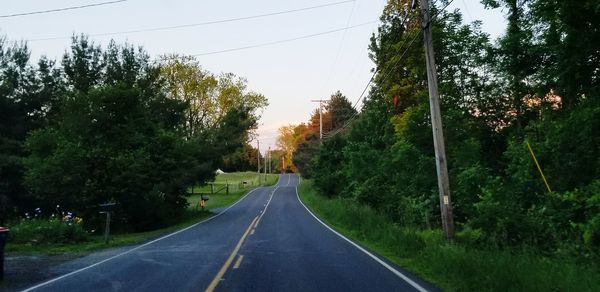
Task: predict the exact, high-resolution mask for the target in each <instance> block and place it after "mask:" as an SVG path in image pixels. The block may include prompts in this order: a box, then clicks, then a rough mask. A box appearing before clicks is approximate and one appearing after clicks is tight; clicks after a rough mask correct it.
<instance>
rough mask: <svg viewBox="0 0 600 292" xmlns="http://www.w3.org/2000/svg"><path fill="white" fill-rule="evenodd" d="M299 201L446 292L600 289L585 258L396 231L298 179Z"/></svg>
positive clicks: (463, 236)
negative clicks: (550, 255) (477, 244)
mask: <svg viewBox="0 0 600 292" xmlns="http://www.w3.org/2000/svg"><path fill="white" fill-rule="evenodd" d="M298 191H299V195H300V197H301V199H302V201H303V202H304V203H305V204H306V205H307V206H308V207H309V208H310V209H311V210H312V211H313V212H315V213H316V214H317V215H318V216H319V217H320V218H321V219H323V220H324V221H325V222H327V224H329V225H330V226H332V227H334V228H335V229H336V230H338V231H339V232H341V233H343V234H345V235H346V236H349V237H350V238H352V239H353V240H355V241H357V242H359V243H360V244H362V245H363V246H366V247H367V248H369V249H370V250H372V251H374V252H376V253H378V254H379V255H381V256H383V257H385V258H387V259H389V260H390V261H392V262H394V263H396V264H398V265H399V266H402V267H403V268H406V269H407V270H409V271H411V272H413V273H415V274H417V275H419V276H421V277H422V278H424V279H425V280H427V281H429V282H431V283H433V284H435V285H436V286H438V287H439V288H442V289H443V290H445V291H600V268H599V265H598V263H593V262H591V261H590V260H589V259H587V260H586V259H581V258H565V257H558V256H557V257H548V256H543V255H540V254H537V253H535V252H534V251H521V250H518V251H516V250H500V249H496V248H489V249H484V248H481V247H476V246H474V245H472V244H469V242H472V241H473V240H475V239H476V237H477V234H476V233H475V232H473V231H464V232H461V233H459V234H457V239H456V242H455V243H446V242H445V241H444V240H443V239H442V238H443V237H442V232H441V230H411V229H407V228H401V227H399V226H397V225H395V224H394V223H392V222H391V221H390V220H388V219H387V218H386V217H385V216H382V215H380V214H378V213H376V212H375V211H374V210H373V209H371V208H369V207H367V206H361V205H359V204H358V203H356V202H355V201H352V200H348V199H341V198H334V199H329V198H326V197H324V196H321V195H319V194H318V193H317V191H316V190H315V189H314V187H313V185H312V182H311V181H310V180H302V182H301V184H300V187H299V189H298Z"/></svg>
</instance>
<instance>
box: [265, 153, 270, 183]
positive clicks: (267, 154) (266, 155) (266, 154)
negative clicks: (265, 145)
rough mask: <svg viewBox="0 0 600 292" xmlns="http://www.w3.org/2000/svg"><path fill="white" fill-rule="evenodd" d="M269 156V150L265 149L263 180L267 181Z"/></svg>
mask: <svg viewBox="0 0 600 292" xmlns="http://www.w3.org/2000/svg"><path fill="white" fill-rule="evenodd" d="M268 156H269V152H268V151H265V170H264V172H265V182H267V157H268Z"/></svg>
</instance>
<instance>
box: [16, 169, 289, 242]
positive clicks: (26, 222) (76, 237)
mask: <svg viewBox="0 0 600 292" xmlns="http://www.w3.org/2000/svg"><path fill="white" fill-rule="evenodd" d="M276 182H277V175H274V174H273V175H269V177H268V180H267V183H266V185H267V186H270V185H274V184H275V183H276ZM250 190H251V188H248V189H242V190H239V191H236V192H230V193H229V194H227V195H225V194H216V195H212V196H211V197H210V200H209V201H208V202H207V205H206V208H207V210H208V211H204V212H203V211H200V210H197V208H196V205H197V204H198V199H199V195H193V196H189V197H188V202H189V206H188V209H187V210H185V211H184V215H183V216H181V218H180V220H179V221H177V222H176V223H175V224H173V225H171V226H168V227H165V228H160V229H156V230H152V231H146V232H129V233H116V234H111V236H110V241H109V243H108V244H105V243H104V237H103V235H102V230H99V231H96V232H95V233H93V234H92V233H88V232H86V231H85V230H84V229H83V228H82V226H81V224H72V225H68V224H67V223H66V222H63V221H61V220H60V219H50V220H45V219H37V218H35V219H23V220H22V221H21V222H19V223H17V224H15V225H13V226H11V234H10V237H9V241H8V244H7V246H6V250H7V251H8V252H28V253H29V252H32V253H43V254H63V253H86V252H93V251H98V250H102V249H106V248H111V247H119V246H126V245H133V244H139V243H142V242H145V241H149V240H151V239H153V238H158V237H160V236H163V235H165V234H168V233H171V232H174V231H176V230H179V229H182V228H185V227H187V226H190V225H192V224H195V223H197V222H198V221H200V220H202V219H205V218H208V217H209V216H211V215H212V214H213V213H212V212H211V210H214V209H217V208H222V207H226V206H228V205H231V204H233V203H235V202H237V201H238V200H239V199H240V198H241V197H242V196H244V195H245V194H247V193H248V192H249V191H250ZM39 231H44V232H41V233H40V232H39Z"/></svg>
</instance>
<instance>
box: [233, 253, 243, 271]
mask: <svg viewBox="0 0 600 292" xmlns="http://www.w3.org/2000/svg"><path fill="white" fill-rule="evenodd" d="M243 259H244V256H243V255H240V256H239V257H238V259H237V261H235V265H233V268H234V269H238V268H239V267H240V265H241V264H242V260H243Z"/></svg>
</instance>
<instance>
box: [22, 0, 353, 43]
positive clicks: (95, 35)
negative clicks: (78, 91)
mask: <svg viewBox="0 0 600 292" xmlns="http://www.w3.org/2000/svg"><path fill="white" fill-rule="evenodd" d="M122 1H125V0H122ZM354 1H356V0H345V1H339V2H333V3H326V4H322V5H316V6H310V7H304V8H298V9H291V10H285V11H277V12H271V13H265V14H257V15H251V16H243V17H236V18H227V19H220V20H213V21H206V22H199V23H189V24H181V25H173V26H162V27H154V28H146V29H134V30H125V31H115V32H105V33H96V34H90V35H89V36H91V37H99V36H110V35H123V34H133V33H143V32H153V31H163V30H173V29H180V28H188V27H197V26H206V25H213V24H219V23H227V22H235V21H241V20H249V19H256V18H263V17H269V16H275V15H282V14H289V13H295V12H301V11H307V10H313V9H318V8H324V7H329V6H336V5H341V4H346V3H349V2H354ZM70 38H71V37H70V36H69V37H50V38H39V39H31V40H29V41H30V42H37V41H50V40H63V39H70Z"/></svg>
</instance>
